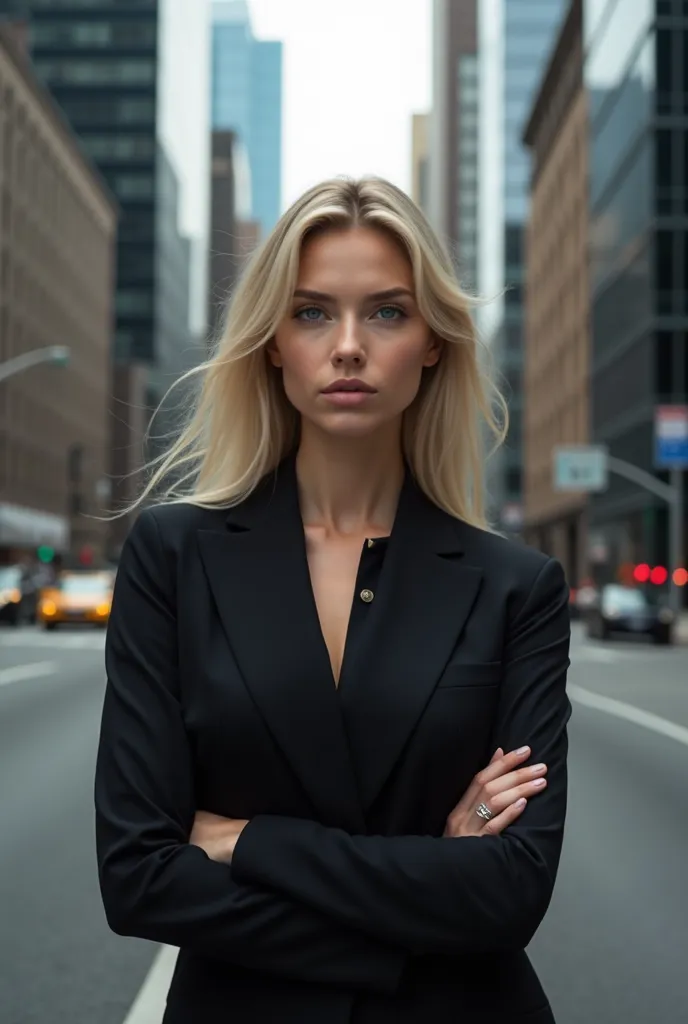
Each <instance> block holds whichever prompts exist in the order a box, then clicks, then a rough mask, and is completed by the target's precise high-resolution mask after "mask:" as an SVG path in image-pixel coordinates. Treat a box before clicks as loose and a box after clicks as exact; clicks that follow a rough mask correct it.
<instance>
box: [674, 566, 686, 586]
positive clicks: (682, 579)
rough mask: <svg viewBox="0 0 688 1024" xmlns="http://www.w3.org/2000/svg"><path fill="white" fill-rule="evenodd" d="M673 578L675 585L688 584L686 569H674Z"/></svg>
mask: <svg viewBox="0 0 688 1024" xmlns="http://www.w3.org/2000/svg"><path fill="white" fill-rule="evenodd" d="M673 580H674V583H675V584H676V586H677V587H685V586H686V585H687V584H688V569H674V575H673Z"/></svg>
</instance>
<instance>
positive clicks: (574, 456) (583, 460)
mask: <svg viewBox="0 0 688 1024" xmlns="http://www.w3.org/2000/svg"><path fill="white" fill-rule="evenodd" d="M607 478H608V467H607V449H606V447H605V446H604V445H602V444H590V445H580V444H576V445H573V444H572V445H559V446H558V447H557V448H555V449H554V480H553V487H554V490H555V491H588V492H590V491H604V490H606V488H607Z"/></svg>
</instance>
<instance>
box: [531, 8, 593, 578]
mask: <svg viewBox="0 0 688 1024" xmlns="http://www.w3.org/2000/svg"><path fill="white" fill-rule="evenodd" d="M582 45H583V44H582V3H581V0H574V2H573V3H572V5H571V9H570V11H569V14H568V16H567V18H566V20H565V22H564V25H563V26H562V30H561V33H560V36H559V39H558V41H557V44H556V47H555V49H554V52H553V55H552V59H551V61H550V64H549V67H548V68H547V71H546V73H545V76H544V79H543V82H542V85H541V88H540V91H539V93H538V95H537V97H536V100H535V104H534V107H533V112H532V115H531V117H530V120H529V123H528V125H527V128H526V131H525V141H526V144H527V145H528V146H529V147H530V149H531V153H532V159H533V178H532V195H531V210H530V219H529V222H528V224H527V228H526V245H525V262H526V285H527V286H526V289H525V294H526V303H525V320H524V328H525V329H524V382H523V386H524V403H523V405H524V432H523V433H524V446H523V457H524V513H525V536H526V539H527V540H528V541H530V542H531V543H533V544H535V545H536V546H538V547H540V548H542V549H544V550H546V551H548V552H549V553H550V554H552V555H554V556H555V557H557V558H559V559H560V560H561V561H562V563H563V564H564V567H565V569H566V571H567V574H568V578H569V581H570V582H571V583H573V584H574V585H575V584H576V583H577V581H578V580H579V578H580V577H581V576H582V575H583V574H584V573H585V571H586V569H585V561H586V551H585V547H586V546H585V512H586V508H587V497H586V495H584V494H573V495H572V494H566V493H558V492H556V491H555V490H554V488H553V480H552V476H553V455H554V450H555V448H556V446H557V445H562V444H577V445H585V444H588V443H589V423H590V411H589V387H588V380H589V372H590V330H589V302H590V299H589V273H588V223H589V221H588V216H587V210H588V145H587V131H588V103H587V97H586V94H585V90H584V89H583V55H582Z"/></svg>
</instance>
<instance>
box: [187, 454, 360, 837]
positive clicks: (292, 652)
mask: <svg viewBox="0 0 688 1024" xmlns="http://www.w3.org/2000/svg"><path fill="white" fill-rule="evenodd" d="M198 539H199V545H200V549H201V555H202V558H203V563H204V567H205V571H206V575H207V577H208V581H209V583H210V587H211V589H212V592H213V595H214V598H215V602H216V604H217V609H218V613H219V615H220V619H221V621H222V624H223V627H224V630H225V632H226V634H227V638H228V641H229V644H230V646H231V649H232V652H233V654H234V657H235V659H236V661H237V664H238V666H239V669H240V671H241V674H242V677H243V680H244V683H245V684H246V686H247V687H248V689H249V690H250V692H251V695H252V697H253V699H254V701H255V703H256V706H257V707H258V710H259V711H260V713H261V714H262V716H263V718H264V719H265V722H266V724H267V726H268V728H269V729H270V731H271V733H272V735H273V737H274V739H275V741H276V742H277V744H278V745H279V746H280V748H281V749H282V752H283V754H284V756H285V757H286V759H287V760H288V762H289V764H290V765H291V767H292V769H293V770H294V772H295V773H296V775H297V776H298V778H299V780H300V782H301V784H302V786H303V788H304V790H305V792H306V794H307V795H308V797H309V798H310V801H311V803H312V805H313V807H314V809H315V811H316V813H317V815H318V818H319V820H320V821H321V822H322V823H323V824H325V825H330V826H333V827H339V828H343V829H346V830H347V831H350V832H360V831H361V830H362V829H363V827H364V821H363V814H362V810H361V805H360V800H359V796H358V792H357V789H356V779H355V776H354V773H353V766H352V763H351V758H350V752H349V748H348V744H347V739H346V735H345V732H344V724H343V719H342V714H341V707H340V703H339V695H338V693H337V690H336V688H335V685H334V680H333V677H332V670H331V666H330V661H329V657H328V654H327V648H326V646H325V641H324V639H323V636H322V631H321V629H320V623H319V621H318V615H317V609H316V605H315V599H314V597H313V589H312V586H311V581H310V574H309V571H308V562H307V557H306V546H305V538H304V532H303V525H302V520H301V515H300V510H299V502H298V490H297V483H296V472H295V466H294V462H293V459H287V460H285V462H283V463H282V464H281V465H280V467H279V468H278V470H277V472H276V474H275V476H271V477H270V478H267V479H266V481H264V483H263V484H262V485H261V487H260V489H259V490H258V491H256V492H254V493H253V494H252V495H251V496H250V497H249V498H248V499H247V500H246V501H245V502H243V503H242V504H241V505H238V506H236V508H235V509H233V510H232V511H231V513H230V514H229V517H228V530H226V531H225V532H219V531H209V530H202V531H199V538H198Z"/></svg>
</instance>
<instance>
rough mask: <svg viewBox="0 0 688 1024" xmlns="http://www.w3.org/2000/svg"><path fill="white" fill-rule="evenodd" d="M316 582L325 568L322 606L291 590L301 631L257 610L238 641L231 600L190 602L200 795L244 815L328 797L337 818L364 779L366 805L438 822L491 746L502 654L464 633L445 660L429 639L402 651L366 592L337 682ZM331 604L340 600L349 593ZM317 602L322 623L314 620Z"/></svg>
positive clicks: (184, 681) (184, 651)
mask: <svg viewBox="0 0 688 1024" xmlns="http://www.w3.org/2000/svg"><path fill="white" fill-rule="evenodd" d="M354 582H355V580H354ZM322 583H323V586H326V581H325V580H324V579H323V581H322ZM316 588H317V572H316V574H315V575H314V579H313V595H312V597H311V606H310V607H309V601H308V600H307V599H304V596H303V595H301V597H300V598H298V597H297V595H294V598H293V600H292V602H291V605H290V608H289V615H290V617H291V618H292V619H293V621H295V622H296V621H300V622H301V628H300V629H299V631H298V632H297V634H296V635H294V634H289V631H288V630H284V629H283V628H273V625H272V624H271V623H270V621H269V620H268V619H266V620H265V621H264V622H263V623H261V624H259V623H256V622H255V621H251V622H250V623H245V626H244V632H243V633H241V634H240V636H241V642H239V643H237V644H233V643H232V639H233V637H234V635H239V634H237V633H236V631H235V633H234V634H233V636H232V637H230V636H229V635H228V633H227V630H226V629H225V627H224V624H223V621H222V619H223V618H226V617H227V615H228V614H231V612H230V610H228V609H225V610H224V612H225V614H224V616H220V614H219V611H218V608H217V607H216V606H215V605H214V603H213V602H212V601H208V602H207V603H206V604H205V606H204V607H203V609H202V610H201V608H200V605H199V603H198V600H197V601H196V603H195V604H194V606H193V611H192V610H191V606H190V605H189V606H188V607H183V608H181V609H180V614H181V616H182V617H183V618H184V617H188V621H186V622H184V621H182V622H180V631H179V633H180V636H181V637H183V638H184V640H183V644H182V648H181V650H180V682H181V700H182V708H183V714H184V720H185V725H186V729H187V733H188V735H189V739H190V743H191V749H192V755H193V760H194V771H195V776H196V782H197V786H198V790H199V799H201V798H205V804H204V806H207V807H210V808H211V809H217V811H218V813H228V814H232V815H233V816H235V817H237V816H238V817H242V816H245V817H251V816H252V815H254V814H256V813H261V812H262V813H279V814H303V815H313V816H316V817H318V818H319V819H320V820H323V818H324V814H323V813H322V812H323V808H325V811H326V812H327V811H328V806H327V805H328V799H329V798H331V801H332V806H333V808H335V810H334V811H333V814H334V815H335V816H334V817H333V818H332V819H331V822H332V823H337V822H338V820H339V819H337V818H336V814H337V813H339V812H338V811H337V810H336V807H340V808H342V807H343V808H347V807H349V806H350V805H351V803H352V802H353V801H354V800H355V799H356V794H360V793H367V794H368V796H367V802H368V805H369V806H371V807H372V805H373V804H375V805H376V807H377V808H378V810H379V807H380V799H382V801H383V803H384V802H386V803H387V805H388V806H389V808H390V809H393V818H394V821H395V822H398V821H399V820H400V815H401V816H404V815H406V817H405V818H404V827H406V828H410V827H412V826H413V823H414V822H415V823H416V825H415V827H418V828H429V827H431V825H432V824H433V823H434V822H435V821H436V820H437V821H439V819H440V818H441V817H442V815H443V814H446V813H448V810H449V809H451V806H453V804H454V802H455V801H456V800H457V799H458V797H459V796H460V795H461V792H463V790H464V789H465V787H466V785H467V784H468V782H469V781H470V779H471V778H472V776H473V775H474V774H475V772H476V771H477V770H478V769H479V768H480V767H482V766H483V763H484V762H486V759H487V760H489V755H490V753H491V751H490V750H489V747H490V742H491V733H492V729H493V724H494V720H495V715H496V710H497V707H498V701H499V694H500V686H501V680H502V669H501V665H500V663H499V662H498V661H495V660H493V661H491V662H487V661H484V660H483V661H480V660H478V661H476V660H475V658H476V654H472V648H471V645H470V643H468V644H467V643H466V641H465V640H464V643H463V644H461V643H460V644H457V646H456V649H455V650H452V651H450V652H449V658H448V660H447V663H446V664H445V665H442V667H441V669H440V671H439V672H438V671H437V667H436V661H435V660H434V659H433V652H432V649H431V648H429V649H428V650H427V651H426V652H424V651H422V650H421V651H420V652H415V651H414V652H413V653H411V652H408V651H406V653H405V643H404V641H405V639H407V638H405V636H404V635H403V634H402V635H398V634H397V632H396V630H395V629H394V628H392V629H388V628H386V627H385V628H382V629H379V630H378V629H377V628H376V623H375V620H373V619H371V620H366V618H365V615H366V614H367V613H369V612H370V611H371V604H372V606H373V607H374V601H373V602H371V603H370V604H367V605H366V603H365V602H361V609H360V610H361V612H362V613H363V619H362V620H361V621H359V622H358V623H357V625H356V629H355V630H354V634H355V635H353V636H352V637H351V648H350V652H351V658H350V659H349V655H348V654H347V661H346V664H345V667H344V675H343V677H342V682H341V688H340V690H339V691H337V689H336V688H335V683H334V678H333V675H332V666H331V663H330V661H329V658H328V649H327V648H328V645H327V643H326V635H325V634H326V629H327V625H326V620H325V622H324V623H323V625H322V629H321V628H320V625H319V623H318V618H317V615H316V611H315V609H314V607H313V604H314V601H313V598H315V592H316ZM352 594H355V591H353V590H352V592H351V593H349V595H348V600H349V608H350V609H351V601H352ZM329 596H330V597H332V595H331V594H330V595H329ZM336 596H337V595H336V594H335V597H336ZM339 597H340V602H341V599H342V597H343V595H339ZM197 598H198V595H197ZM326 605H327V601H325V606H326ZM332 607H333V609H339V610H338V611H335V617H336V616H337V614H339V615H341V614H342V613H341V608H342V607H343V606H342V604H341V603H339V604H337V602H336V601H335V602H334V603H333V605H332ZM199 612H200V614H199ZM325 614H327V612H326V613H325ZM309 616H310V617H312V620H313V623H312V624H313V628H312V630H306V631H304V630H303V621H302V620H303V618H308V617H309ZM282 625H283V623H282ZM348 626H349V623H347V627H346V628H348ZM247 631H251V635H250V636H249V635H248V632H247ZM430 642H431V639H430ZM476 653H477V654H478V657H479V655H480V652H476ZM472 659H473V660H472ZM208 800H210V801H211V802H210V803H208ZM218 801H219V803H218ZM342 820H344V819H342Z"/></svg>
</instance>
